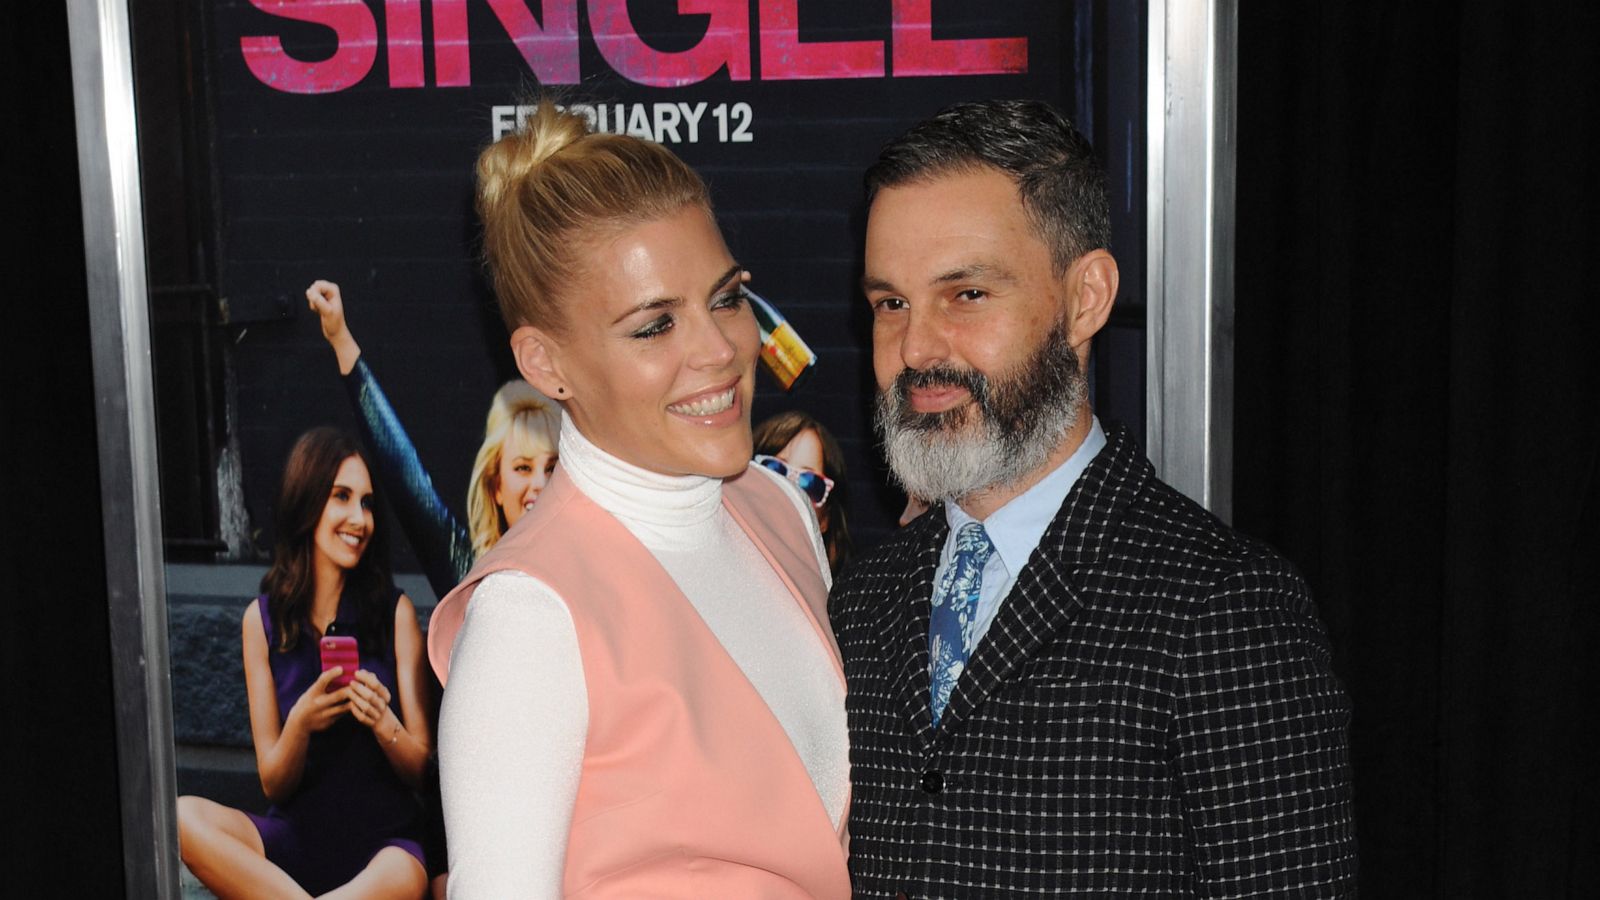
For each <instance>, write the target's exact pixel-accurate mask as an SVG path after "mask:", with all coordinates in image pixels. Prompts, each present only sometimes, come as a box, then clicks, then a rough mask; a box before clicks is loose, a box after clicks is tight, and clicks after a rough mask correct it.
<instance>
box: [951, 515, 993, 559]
mask: <svg viewBox="0 0 1600 900" xmlns="http://www.w3.org/2000/svg"><path fill="white" fill-rule="evenodd" d="M956 552H957V553H960V554H964V555H967V556H972V557H976V558H977V561H978V564H979V565H982V564H983V563H984V562H986V561H988V559H989V554H991V553H993V552H994V544H991V543H990V542H989V532H987V531H984V530H983V523H981V522H968V523H967V524H965V525H963V526H961V530H960V531H958V532H956Z"/></svg>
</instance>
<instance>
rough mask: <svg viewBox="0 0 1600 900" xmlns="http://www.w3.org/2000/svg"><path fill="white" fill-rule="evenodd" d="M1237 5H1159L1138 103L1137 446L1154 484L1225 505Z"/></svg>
mask: <svg viewBox="0 0 1600 900" xmlns="http://www.w3.org/2000/svg"><path fill="white" fill-rule="evenodd" d="M1238 35H1239V5H1238V0H1158V2H1154V3H1152V6H1151V10H1150V42H1149V47H1148V58H1149V65H1150V71H1149V77H1148V86H1149V99H1148V101H1147V103H1146V107H1145V114H1146V116H1147V117H1148V118H1147V125H1146V136H1145V140H1146V148H1147V150H1146V152H1147V156H1146V159H1147V160H1148V164H1149V168H1148V177H1149V181H1148V187H1147V189H1146V195H1145V204H1146V207H1145V209H1146V219H1145V223H1146V228H1147V229H1148V231H1147V233H1148V236H1149V243H1148V254H1149V255H1148V258H1147V259H1148V262H1147V277H1148V288H1149V289H1148V300H1147V303H1148V306H1147V308H1146V316H1145V329H1146V331H1145V354H1146V356H1145V359H1146V368H1147V374H1146V378H1147V381H1146V384H1147V385H1148V387H1147V388H1146V390H1145V410H1146V416H1145V447H1146V450H1147V452H1148V453H1149V455H1150V459H1151V460H1152V461H1153V462H1154V463H1155V467H1156V471H1157V472H1158V473H1159V474H1160V475H1161V477H1162V479H1163V480H1165V481H1166V482H1167V483H1168V484H1171V485H1172V486H1173V487H1175V488H1177V489H1178V490H1180V491H1182V492H1183V493H1184V494H1186V495H1188V496H1189V497H1191V498H1192V499H1194V500H1196V501H1198V502H1199V503H1200V504H1201V505H1203V506H1205V507H1206V508H1207V509H1210V510H1211V511H1212V512H1214V513H1216V514H1217V515H1218V516H1220V517H1222V518H1223V519H1224V520H1226V519H1228V518H1230V516H1231V514H1232V506H1233V248H1234V183H1235V179H1236V172H1235V168H1236V167H1235V157H1236V152H1235V144H1234V140H1235V137H1234V135H1235V131H1234V120H1235V101H1236V97H1237V94H1238V91H1237V72H1238V65H1237V57H1238V52H1237V51H1238Z"/></svg>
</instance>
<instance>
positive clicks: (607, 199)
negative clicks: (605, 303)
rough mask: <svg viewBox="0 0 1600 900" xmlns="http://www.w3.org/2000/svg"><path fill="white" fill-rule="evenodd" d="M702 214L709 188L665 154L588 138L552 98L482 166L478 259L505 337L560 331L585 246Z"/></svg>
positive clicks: (622, 141)
mask: <svg viewBox="0 0 1600 900" xmlns="http://www.w3.org/2000/svg"><path fill="white" fill-rule="evenodd" d="M690 204H698V205H700V206H702V207H704V208H705V209H706V210H707V211H708V212H709V211H710V209H711V195H710V193H709V192H708V191H707V190H706V186H705V183H704V182H703V181H701V180H700V176H699V175H696V174H695V172H694V170H693V169H690V168H689V167H688V166H687V165H685V164H684V162H683V160H681V159H679V158H678V157H677V156H675V155H673V153H672V151H671V150H668V149H667V148H666V147H663V146H662V145H660V144H657V143H655V142H654V141H646V140H641V139H640V138H636V137H629V136H628V135H623V134H609V133H605V132H597V133H594V134H591V133H589V130H588V123H587V122H585V121H584V119H583V117H581V116H577V115H574V114H572V113H568V112H563V111H561V110H559V109H557V108H556V106H555V104H554V103H552V102H551V101H550V99H549V98H548V97H545V98H542V99H540V101H539V104H538V108H537V109H535V110H534V112H533V114H532V115H530V116H528V118H527V119H526V120H525V121H524V122H523V124H522V125H521V127H519V128H518V129H517V130H516V131H515V132H512V133H511V134H507V135H506V136H505V137H502V138H501V139H500V140H498V141H496V142H495V143H494V144H492V145H490V146H489V147H488V148H487V149H485V150H484V151H483V153H482V154H481V155H479V157H478V215H479V216H480V217H481V218H482V219H483V253H484V258H485V259H486V261H487V262H488V264H489V274H490V276H491V280H492V281H493V283H494V293H495V298H496V299H497V300H498V301H499V303H500V315H501V317H502V318H503V319H505V322H506V327H507V328H508V329H511V330H515V329H516V328H518V327H519V326H522V325H537V326H540V327H543V328H549V329H552V330H559V329H560V327H561V325H562V323H563V317H562V315H561V308H560V301H561V299H562V296H563V294H564V293H569V292H571V291H572V285H573V283H574V282H575V281H576V280H578V279H579V278H581V277H582V275H583V270H584V265H583V263H584V253H585V252H586V248H587V246H588V240H589V239H591V238H595V237H598V236H601V235H604V234H606V233H607V232H608V231H615V230H617V229H619V228H623V227H627V226H630V225H633V224H638V223H643V222H649V221H653V220H655V219H659V218H664V217H666V216H670V215H672V214H674V213H676V212H677V211H678V210H680V209H682V208H683V207H685V206H687V205H690Z"/></svg>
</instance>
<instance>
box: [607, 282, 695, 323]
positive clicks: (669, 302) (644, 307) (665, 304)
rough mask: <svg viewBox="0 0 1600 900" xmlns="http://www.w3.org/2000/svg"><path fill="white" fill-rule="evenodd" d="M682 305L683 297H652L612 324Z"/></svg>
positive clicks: (626, 312)
mask: <svg viewBox="0 0 1600 900" xmlns="http://www.w3.org/2000/svg"><path fill="white" fill-rule="evenodd" d="M719 284H720V282H719ZM682 305H683V298H682V297H652V298H651V299H649V300H646V301H644V302H643V303H640V304H638V305H637V306H631V307H629V308H628V309H627V310H626V311H624V312H623V313H622V315H620V316H617V317H616V318H615V319H612V320H611V324H613V325H615V324H617V323H618V322H621V321H622V320H623V319H626V318H627V317H629V316H631V315H633V314H634V313H640V312H646V311H648V310H653V309H673V308H676V307H679V306H682Z"/></svg>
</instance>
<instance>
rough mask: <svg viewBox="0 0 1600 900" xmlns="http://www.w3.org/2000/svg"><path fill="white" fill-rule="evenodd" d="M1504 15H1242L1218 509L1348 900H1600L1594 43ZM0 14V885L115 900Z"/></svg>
mask: <svg viewBox="0 0 1600 900" xmlns="http://www.w3.org/2000/svg"><path fill="white" fill-rule="evenodd" d="M1481 6H1482V5H1480V7H1481ZM1521 9H1523V7H1522V6H1513V5H1512V4H1510V3H1498V4H1495V8H1493V9H1483V8H1478V9H1474V10H1473V11H1470V12H1465V11H1461V10H1457V9H1456V8H1455V7H1454V6H1453V5H1450V4H1442V3H1435V4H1431V5H1426V6H1420V7H1418V6H1411V7H1407V8H1405V9H1391V8H1390V7H1389V5H1387V4H1383V5H1363V6H1361V7H1359V8H1356V9H1348V8H1346V6H1345V5H1343V4H1339V5H1334V4H1325V5H1322V6H1321V7H1318V8H1313V9H1305V10H1301V9H1280V8H1277V7H1276V6H1272V5H1267V4H1246V6H1245V9H1244V10H1243V12H1242V17H1241V34H1240V45H1241V57H1242V58H1241V63H1240V76H1241V77H1240V83H1241V86H1240V96H1239V101H1240V103H1239V108H1240V120H1239V152H1240V159H1239V172H1240V182H1239V187H1240V191H1239V266H1238V291H1239V294H1238V307H1239V309H1238V323H1237V325H1238V351H1237V353H1238V358H1237V363H1238V384H1239V385H1240V390H1239V394H1238V418H1237V423H1238V428H1237V434H1236V436H1235V437H1236V441H1237V457H1236V467H1235V468H1236V472H1237V475H1236V479H1235V480H1236V483H1237V484H1238V490H1237V491H1236V497H1235V508H1236V517H1237V520H1238V523H1239V524H1240V525H1241V526H1242V527H1244V528H1245V529H1247V530H1250V531H1253V532H1255V533H1257V534H1260V535H1262V536H1265V537H1268V538H1270V539H1272V540H1273V541H1274V542H1275V543H1277V544H1278V545H1279V546H1281V547H1282V548H1283V549H1284V550H1285V551H1286V552H1287V553H1288V554H1289V555H1290V556H1291V557H1292V558H1293V559H1294V560H1295V561H1296V562H1297V563H1298V564H1299V565H1300V566H1301V567H1302V568H1303V569H1304V570H1305V571H1306V573H1307V575H1308V576H1309V577H1310V578H1311V579H1312V581H1313V583H1314V584H1315V586H1316V588H1317V590H1318V592H1319V597H1320V600H1321V603H1322V607H1323V611H1324V615H1325V618H1326V619H1327V620H1328V622H1329V625H1330V629H1331V630H1332V633H1333V637H1334V642H1335V647H1336V652H1337V665H1338V668H1339V671H1340V673H1341V675H1342V676H1343V677H1344V678H1345V680H1346V684H1347V685H1348V687H1349V689H1350V691H1351V693H1352V695H1353V697H1354V700H1355V704H1356V723H1355V741H1356V745H1355V760H1356V767H1357V768H1356V775H1357V803H1358V807H1359V813H1360V821H1359V830H1360V836H1361V840H1362V854H1363V857H1362V867H1363V884H1364V893H1365V895H1366V896H1368V897H1389V896H1396V897H1430V896H1432V897H1444V896H1447V897H1564V896H1571V897H1583V896H1592V895H1594V894H1595V893H1596V890H1597V888H1600V876H1597V872H1596V865H1597V857H1600V846H1597V836H1596V831H1595V825H1594V821H1595V814H1594V809H1595V807H1596V801H1597V800H1600V796H1597V794H1600V790H1597V785H1596V781H1595V778H1596V776H1595V769H1596V767H1595V764H1594V760H1595V751H1594V742H1593V738H1594V736H1595V727H1594V726H1595V718H1596V708H1595V705H1594V703H1593V702H1592V701H1591V699H1590V695H1591V693H1592V689H1593V688H1594V687H1595V681H1596V679H1595V677H1594V667H1593V664H1592V662H1590V659H1591V656H1590V654H1588V653H1586V652H1585V650H1587V649H1588V648H1590V647H1593V646H1594V645H1595V639H1596V637H1597V635H1596V613H1595V608H1594V604H1595V594H1596V591H1595V589H1594V588H1593V587H1592V585H1593V584H1594V583H1595V577H1596V575H1597V574H1600V573H1596V572H1595V567H1596V562H1595V559H1596V557H1597V556H1600V553H1597V552H1596V551H1597V549H1600V533H1597V529H1600V522H1597V518H1600V512H1597V498H1596V484H1597V477H1596V475H1597V473H1596V466H1597V459H1596V451H1595V437H1596V428H1597V422H1596V415H1597V412H1596V411H1597V410H1600V403H1597V401H1600V396H1597V387H1596V381H1597V378H1596V375H1597V373H1596V371H1595V367H1596V364H1595V362H1594V359H1593V355H1592V354H1591V353H1589V352H1588V351H1589V349H1590V348H1591V347H1593V346H1594V342H1595V338H1596V336H1597V335H1596V319H1595V312H1594V306H1595V302H1596V299H1595V293H1596V292H1595V291H1594V290H1593V289H1592V288H1591V287H1589V282H1590V278H1589V276H1590V275H1592V274H1593V269H1594V267H1595V260H1596V259H1597V258H1600V253H1597V250H1600V248H1597V246H1596V238H1595V235H1596V229H1595V226H1594V224H1593V223H1594V220H1595V215H1596V213H1597V212H1600V210H1597V209H1596V205H1597V204H1596V194H1595V174H1594V170H1593V166H1592V163H1591V157H1592V156H1593V153H1592V152H1591V151H1590V150H1589V148H1588V147H1587V146H1586V145H1585V144H1584V143H1583V134H1582V131H1581V128H1582V126H1584V125H1586V124H1587V123H1588V122H1590V121H1592V120H1594V118H1595V112H1596V110H1595V88H1596V84H1595V76H1594V74H1593V73H1592V72H1591V71H1590V69H1591V66H1592V57H1593V56H1594V52H1593V48H1594V47H1596V46H1597V45H1600V43H1597V42H1600V27H1597V23H1596V21H1595V18H1594V15H1595V14H1594V13H1593V12H1591V11H1587V10H1580V11H1569V12H1563V13H1560V14H1553V13H1545V14H1544V15H1545V16H1548V17H1549V18H1543V19H1538V20H1535V19H1533V18H1532V17H1526V18H1525V17H1521V16H1519V15H1518V14H1517V13H1516V12H1515V11H1518V10H1521ZM8 26H14V27H8V28H7V29H5V31H4V34H5V38H6V40H5V44H4V46H5V49H6V52H5V54H4V55H5V60H6V68H5V70H4V71H5V72H6V73H7V75H8V76H9V77H8V78H7V82H6V83H7V84H8V85H11V88H10V93H9V96H10V98H11V99H12V102H13V105H12V107H11V109H12V114H13V116H14V118H15V120H16V122H17V123H18V126H19V127H18V130H16V131H13V132H11V133H8V136H7V138H6V141H5V145H6V157H5V165H4V167H3V168H4V176H3V177H4V185H5V196H6V198H7V207H6V208H7V211H8V213H9V214H10V215H11V216H12V217H13V219H14V220H22V221H24V222H25V223H26V225H27V227H26V228H25V229H24V230H23V231H22V239H21V240H22V243H20V244H17V243H8V244H7V245H6V260H7V270H8V273H9V275H8V282H7V286H8V288H9V289H10V290H11V297H12V307H11V310H10V315H9V316H8V318H7V323H8V324H7V327H6V328H5V329H3V330H0V361H3V362H4V363H5V368H4V370H3V378H0V382H3V383H0V400H3V403H4V405H3V409H0V420H3V421H0V446H3V448H4V451H5V455H4V458H3V460H0V484H3V488H4V495H3V500H4V505H3V509H4V511H5V521H6V525H5V532H4V534H5V540H4V542H3V547H4V552H3V553H0V578H3V583H4V585H5V590H6V596H7V600H8V604H9V610H10V612H9V614H8V617H7V618H8V621H7V623H6V627H5V628H4V629H0V634H3V635H4V637H3V638H0V641H3V644H0V649H3V652H0V675H3V679H4V683H5V684H6V685H7V689H6V691H5V692H4V698H5V699H4V702H3V705H0V716H3V718H0V726H3V733H4V736H5V737H4V740H3V741H0V746H3V747H4V751H5V758H4V766H3V770H4V772H5V775H6V777H5V778H4V779H0V784H4V785H5V788H4V791H5V792H4V795H3V796H4V798H5V808H6V809H8V810H11V811H12V813H13V815H14V818H15V821H16V823H18V824H20V825H21V826H22V827H21V830H20V831H17V830H16V829H13V831H16V833H15V834H12V835H11V836H10V837H9V838H8V841H9V843H8V844H7V847H6V854H5V859H6V877H7V885H8V888H9V889H10V890H11V892H13V893H19V894H30V895H50V894H55V895H59V896H96V897H98V896H115V895H116V894H117V893H118V891H119V886H120V885H121V866H120V858H119V855H118V854H119V845H118V841H119V838H120V832H119V829H118V824H117V823H118V818H117V789H116V770H115V760H114V758H113V757H114V754H111V753H110V752H109V750H110V748H111V747H112V746H114V744H113V738H112V720H111V716H112V704H111V697H110V685H109V683H108V681H107V678H108V675H109V669H110V661H109V646H108V643H107V637H106V632H105V628H106V614H105V596H104V590H103V577H104V575H103V568H102V566H101V564H100V561H99V543H98V541H99V493H98V483H97V477H96V471H97V467H96V458H95V456H94V452H93V451H94V432H93V420H92V410H93V405H92V391H91V386H90V384H89V365H88V364H89V359H88V325H87V321H88V320H87V313H86V300H85V295H84V286H83V281H82V242H81V228H80V223H79V219H78V214H77V203H78V200H77V192H76V188H75V185H76V166H75V162H76V161H75V158H74V157H73V153H74V151H73V145H72V141H71V127H72V120H71V116H70V109H71V107H70V103H71V85H70V82H69V80H68V71H67V65H66V54H67V43H66V30H65V16H64V14H63V13H62V10H61V8H60V7H59V6H57V5H53V4H44V3H37V4H21V5H19V6H18V7H17V9H16V10H14V11H13V14H12V17H11V18H9V19H8ZM13 240H15V239H13ZM40 879H48V880H47V881H44V884H43V886H40V884H39V880H40Z"/></svg>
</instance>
